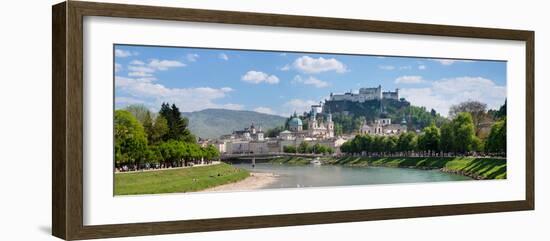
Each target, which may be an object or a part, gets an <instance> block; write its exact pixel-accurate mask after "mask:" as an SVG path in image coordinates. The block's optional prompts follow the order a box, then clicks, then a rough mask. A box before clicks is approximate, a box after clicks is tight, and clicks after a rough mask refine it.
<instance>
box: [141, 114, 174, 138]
mask: <svg viewBox="0 0 550 241" xmlns="http://www.w3.org/2000/svg"><path fill="white" fill-rule="evenodd" d="M146 129H147V128H146ZM169 131H170V128H169V127H168V121H167V120H166V118H164V117H163V116H162V115H158V116H157V118H156V119H155V123H153V124H152V126H151V127H150V129H149V131H148V137H149V143H153V144H154V143H159V142H161V141H162V139H163V138H164V136H166V135H167V134H168V132H169Z"/></svg>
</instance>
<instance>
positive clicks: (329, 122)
mask: <svg viewBox="0 0 550 241" xmlns="http://www.w3.org/2000/svg"><path fill="white" fill-rule="evenodd" d="M327 135H328V137H329V138H332V137H334V122H333V121H332V114H331V113H330V112H329V113H328V115H327Z"/></svg>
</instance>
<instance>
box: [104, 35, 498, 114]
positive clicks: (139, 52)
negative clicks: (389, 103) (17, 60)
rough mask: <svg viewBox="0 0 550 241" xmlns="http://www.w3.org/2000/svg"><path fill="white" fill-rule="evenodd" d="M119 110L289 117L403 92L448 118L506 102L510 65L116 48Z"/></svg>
mask: <svg viewBox="0 0 550 241" xmlns="http://www.w3.org/2000/svg"><path fill="white" fill-rule="evenodd" d="M113 54H114V59H115V63H114V79H115V80H114V81H115V108H117V109H119V108H124V107H126V106H127V105H130V104H143V105H145V106H146V107H148V108H149V109H151V110H152V111H158V109H159V108H160V105H161V103H163V102H169V103H175V104H176V106H178V107H179V108H180V111H182V112H191V111H199V110H203V109H208V108H223V109H232V110H251V111H256V112H261V113H267V114H274V115H280V116H289V115H290V114H292V113H293V112H294V111H296V112H298V113H301V112H303V111H307V110H309V108H310V106H311V105H312V104H317V103H319V102H320V101H324V100H325V99H328V98H329V96H330V94H331V93H335V94H336V93H344V92H349V91H352V92H358V90H359V88H362V87H377V86H378V85H381V86H382V90H383V91H394V90H395V89H396V88H399V89H400V94H401V97H403V98H405V99H406V100H408V101H409V102H411V103H412V104H413V105H416V106H424V107H426V109H427V110H430V109H432V108H433V109H435V110H436V111H437V112H438V113H440V114H442V115H443V116H447V115H448V112H449V108H450V106H451V105H454V104H458V103H460V102H463V101H466V100H477V101H481V102H483V103H486V104H487V106H488V108H490V109H497V108H499V107H500V106H501V105H502V104H504V101H505V99H506V62H505V61H489V60H458V59H434V58H416V57H415V58H412V57H391V56H370V55H344V54H325V53H299V52H281V51H254V50H230V49H206V48H185V47H158V46H137V45H115V46H114V53H113Z"/></svg>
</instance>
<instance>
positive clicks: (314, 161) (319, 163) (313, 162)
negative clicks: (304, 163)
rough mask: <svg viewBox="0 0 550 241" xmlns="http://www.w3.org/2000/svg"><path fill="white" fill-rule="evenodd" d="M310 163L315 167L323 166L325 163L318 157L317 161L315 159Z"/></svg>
mask: <svg viewBox="0 0 550 241" xmlns="http://www.w3.org/2000/svg"><path fill="white" fill-rule="evenodd" d="M309 163H311V164H313V165H322V164H323V163H322V162H321V160H320V159H319V157H316V158H315V159H313V160H312V161H310V162H309Z"/></svg>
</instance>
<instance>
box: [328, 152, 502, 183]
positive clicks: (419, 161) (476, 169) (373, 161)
mask: <svg viewBox="0 0 550 241" xmlns="http://www.w3.org/2000/svg"><path fill="white" fill-rule="evenodd" d="M331 164H336V165H355V166H357V165H362V166H367V165H372V166H387V167H407V168H411V167H412V168H420V169H442V168H444V169H445V170H447V171H451V172H457V173H462V174H463V175H468V176H475V177H480V178H484V179H503V178H506V159H494V158H475V157H343V158H339V159H337V160H336V161H334V162H332V163H331Z"/></svg>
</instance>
